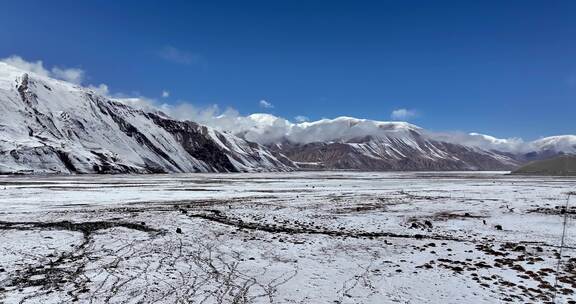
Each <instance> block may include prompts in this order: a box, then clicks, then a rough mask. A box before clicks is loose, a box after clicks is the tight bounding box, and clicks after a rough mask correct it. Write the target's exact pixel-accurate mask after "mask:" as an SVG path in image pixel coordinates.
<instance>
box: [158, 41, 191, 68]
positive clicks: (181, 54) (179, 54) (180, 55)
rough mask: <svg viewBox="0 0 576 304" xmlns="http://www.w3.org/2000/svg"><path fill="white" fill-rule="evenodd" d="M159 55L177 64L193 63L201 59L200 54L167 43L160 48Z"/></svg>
mask: <svg viewBox="0 0 576 304" xmlns="http://www.w3.org/2000/svg"><path fill="white" fill-rule="evenodd" d="M160 57H162V58H163V59H165V60H167V61H170V62H174V63H178V64H186V65H189V64H195V63H199V62H200V61H201V56H200V55H198V54H194V53H191V52H188V51H185V50H181V49H178V48H176V47H173V46H170V45H167V46H165V47H164V48H162V50H160Z"/></svg>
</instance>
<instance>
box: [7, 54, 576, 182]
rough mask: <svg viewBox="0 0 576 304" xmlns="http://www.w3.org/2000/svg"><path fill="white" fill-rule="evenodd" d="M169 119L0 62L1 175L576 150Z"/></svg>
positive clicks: (403, 130)
mask: <svg viewBox="0 0 576 304" xmlns="http://www.w3.org/2000/svg"><path fill="white" fill-rule="evenodd" d="M173 116H174V115H170V113H168V114H166V113H165V112H162V111H159V110H157V109H150V108H146V109H144V108H141V107H138V106H131V105H129V104H127V103H126V102H123V100H122V99H115V98H110V97H107V96H102V95H99V94H98V93H97V92H95V91H94V90H91V89H89V88H84V87H81V86H78V85H75V84H72V83H68V82H65V81H61V80H56V79H52V78H50V77H47V76H43V75H37V74H34V73H31V72H28V71H24V70H21V69H18V68H16V67H13V66H11V65H8V64H6V63H3V62H0V173H2V174H25V173H38V174H48V173H60V174H71V173H186V172H253V171H287V170H297V169H308V170H309V169H323V170H327V169H340V170H341V169H349V170H400V171H402V170H512V169H514V168H517V167H518V166H520V165H522V164H524V163H526V162H528V161H531V160H538V159H546V158H550V157H553V156H558V155H564V154H576V136H574V135H564V136H554V137H547V138H543V139H539V140H537V141H533V142H523V141H521V140H518V139H498V138H494V137H491V136H487V135H482V134H476V133H472V134H463V133H437V132H431V131H428V130H425V129H423V128H420V127H418V126H415V125H413V124H409V123H406V122H381V121H374V120H366V119H357V118H351V117H339V118H336V119H323V120H319V121H315V122H304V123H292V122H290V121H287V120H285V119H282V118H279V117H276V116H273V115H269V114H253V115H250V116H246V117H243V116H236V117H226V115H220V116H218V117H213V118H211V119H209V120H198V121H196V122H193V121H189V120H179V119H175V118H173Z"/></svg>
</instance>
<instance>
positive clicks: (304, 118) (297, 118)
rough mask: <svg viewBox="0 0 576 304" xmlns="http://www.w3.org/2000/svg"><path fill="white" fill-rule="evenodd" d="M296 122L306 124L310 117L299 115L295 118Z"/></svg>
mask: <svg viewBox="0 0 576 304" xmlns="http://www.w3.org/2000/svg"><path fill="white" fill-rule="evenodd" d="M294 120H296V121H297V122H305V121H308V120H309V119H308V117H306V116H304V115H298V116H296V117H294Z"/></svg>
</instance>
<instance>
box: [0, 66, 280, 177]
mask: <svg viewBox="0 0 576 304" xmlns="http://www.w3.org/2000/svg"><path fill="white" fill-rule="evenodd" d="M289 165H290V162H289V161H288V160H286V159H282V160H280V159H278V158H277V157H276V156H274V155H272V154H271V153H270V152H269V151H268V150H267V149H266V148H264V147H262V146H260V145H258V144H254V143H249V142H247V141H245V140H243V139H240V138H237V137H235V136H233V135H230V134H224V133H221V132H218V131H215V130H213V129H210V128H207V127H204V126H200V125H198V124H196V123H193V122H182V121H176V120H172V119H170V118H168V117H166V116H163V115H161V114H160V113H148V112H144V111H141V110H136V109H134V108H132V107H129V106H127V105H125V104H122V103H119V102H115V101H112V100H110V99H108V98H106V97H103V96H100V95H98V94H96V93H95V92H93V91H91V90H88V89H85V88H82V87H79V86H76V85H73V84H70V83H67V82H64V81H59V80H55V79H51V78H48V77H44V76H40V75H36V74H33V73H29V72H25V71H22V70H19V69H17V68H15V67H13V66H10V65H8V64H5V63H2V62H0V173H30V172H34V173H98V172H102V173H121V172H133V173H149V172H234V171H261V170H263V171H266V170H274V171H275V170H288V169H290V166H289Z"/></svg>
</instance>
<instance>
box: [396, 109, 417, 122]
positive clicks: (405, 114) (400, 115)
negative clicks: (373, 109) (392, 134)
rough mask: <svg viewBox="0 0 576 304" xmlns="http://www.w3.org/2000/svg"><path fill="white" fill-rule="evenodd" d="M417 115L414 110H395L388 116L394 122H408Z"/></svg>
mask: <svg viewBox="0 0 576 304" xmlns="http://www.w3.org/2000/svg"><path fill="white" fill-rule="evenodd" d="M417 115H418V113H416V111H414V110H408V109H396V110H394V111H392V113H391V114H390V118H392V119H394V120H410V119H411V118H414V117H416V116H417Z"/></svg>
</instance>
